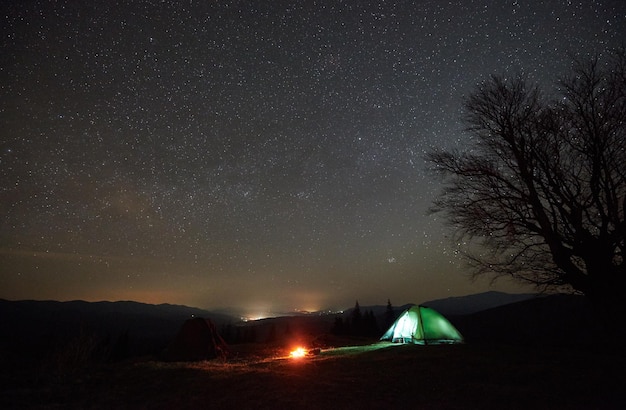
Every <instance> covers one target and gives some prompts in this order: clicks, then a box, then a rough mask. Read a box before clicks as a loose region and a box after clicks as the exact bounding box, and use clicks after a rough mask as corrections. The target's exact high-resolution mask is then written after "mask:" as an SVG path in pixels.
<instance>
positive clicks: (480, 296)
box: [419, 291, 538, 315]
mask: <svg viewBox="0 0 626 410" xmlns="http://www.w3.org/2000/svg"><path fill="white" fill-rule="evenodd" d="M536 297H538V295H537V294H534V293H519V294H516V293H503V292H495V291H490V292H484V293H477V294H474V295H467V296H457V297H449V298H445V299H437V300H431V301H428V302H423V303H419V304H420V305H424V306H428V307H430V308H433V309H435V310H436V311H438V312H439V313H441V314H443V315H468V314H471V313H476V312H480V311H481V310H486V309H491V308H494V307H498V306H503V305H508V304H510V303H516V302H521V301H523V300H528V299H532V298H536Z"/></svg>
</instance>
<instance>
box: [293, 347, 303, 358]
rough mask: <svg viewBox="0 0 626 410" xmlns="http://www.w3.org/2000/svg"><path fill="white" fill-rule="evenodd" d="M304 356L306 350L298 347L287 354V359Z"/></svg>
mask: <svg viewBox="0 0 626 410" xmlns="http://www.w3.org/2000/svg"><path fill="white" fill-rule="evenodd" d="M304 356H306V349H305V348H304V347H298V348H296V349H294V350H292V351H291V352H290V353H289V357H291V358H292V359H299V358H301V357H304Z"/></svg>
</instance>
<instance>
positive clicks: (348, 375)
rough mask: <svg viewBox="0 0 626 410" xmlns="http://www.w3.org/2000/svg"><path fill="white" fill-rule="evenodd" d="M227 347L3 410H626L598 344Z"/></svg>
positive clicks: (146, 364) (27, 389) (89, 372)
mask: <svg viewBox="0 0 626 410" xmlns="http://www.w3.org/2000/svg"><path fill="white" fill-rule="evenodd" d="M238 349H239V350H238ZM233 350H234V355H233V357H232V358H230V359H228V360H215V361H207V362H198V363H162V362H157V361H152V360H149V359H144V360H133V361H129V362H122V363H116V364H108V365H97V366H95V365H94V366H93V367H91V368H89V369H84V370H83V371H81V372H75V373H73V374H71V375H66V376H64V377H59V378H56V379H52V378H47V379H46V378H44V379H45V380H44V381H39V382H37V383H33V384H29V383H26V380H23V381H22V382H18V381H16V380H12V384H10V385H9V386H7V385H6V383H5V386H4V387H3V388H2V389H1V390H0V394H1V395H0V408H58V409H67V408H77V409H79V408H80V409H101V408H102V409H113V408H115V409H124V408H143V409H195V408H204V409H379V408H380V409H382V408H413V409H415V408H417V409H531V408H532V409H538V408H539V409H623V408H626V376H625V371H624V369H625V366H626V359H625V357H624V355H623V354H619V353H615V352H613V351H606V349H603V348H602V346H596V347H594V348H593V349H592V351H590V350H589V349H587V350H584V349H581V348H564V349H559V348H547V347H542V348H537V347H519V346H516V347H514V346H486V345H471V344H468V345H445V346H406V345H405V346H398V345H394V346H391V347H384V348H377V349H372V348H364V347H353V348H341V349H329V350H322V352H321V353H320V354H319V355H315V356H307V357H305V358H302V359H300V360H294V359H290V358H288V351H287V350H285V349H280V348H269V347H267V346H266V345H253V346H247V347H245V348H244V347H237V346H235V347H234V348H233ZM5 377H6V379H5V381H6V380H8V378H9V376H5Z"/></svg>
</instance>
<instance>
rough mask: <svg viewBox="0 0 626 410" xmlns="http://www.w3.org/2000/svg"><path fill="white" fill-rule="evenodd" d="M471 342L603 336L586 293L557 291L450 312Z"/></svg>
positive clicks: (573, 341)
mask: <svg viewBox="0 0 626 410" xmlns="http://www.w3.org/2000/svg"><path fill="white" fill-rule="evenodd" d="M448 318H449V319H450V321H451V322H452V323H453V324H454V325H455V326H456V327H457V328H458V329H459V331H460V332H461V333H462V334H463V336H464V337H465V339H466V341H467V342H468V343H506V344H522V345H546V344H550V345H589V344H592V343H597V342H598V341H600V340H603V337H602V335H603V329H602V327H601V323H600V321H599V320H598V319H597V318H595V317H594V315H593V311H592V308H591V306H590V305H589V302H588V301H587V299H586V298H585V297H584V296H579V295H567V294H558V295H550V296H543V297H536V298H532V299H527V300H523V301H521V302H517V303H511V304H507V305H502V306H498V307H495V308H492V309H487V310H483V311H480V312H476V313H472V314H470V315H463V316H449V317H448Z"/></svg>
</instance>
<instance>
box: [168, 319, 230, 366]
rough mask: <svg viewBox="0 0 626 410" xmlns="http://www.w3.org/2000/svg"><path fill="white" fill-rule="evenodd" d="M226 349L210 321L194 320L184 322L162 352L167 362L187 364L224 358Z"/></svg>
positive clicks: (224, 343)
mask: <svg viewBox="0 0 626 410" xmlns="http://www.w3.org/2000/svg"><path fill="white" fill-rule="evenodd" d="M227 353H228V347H227V346H226V342H224V339H222V337H221V336H220V335H219V334H218V333H217V329H216V327H215V324H214V323H213V322H212V321H211V320H210V319H202V318H194V319H189V320H187V321H185V323H184V324H183V326H182V327H181V329H180V331H179V332H178V334H177V335H176V338H175V339H174V340H173V341H172V343H170V345H169V346H168V347H167V349H165V351H164V352H163V355H162V358H163V360H165V361H168V362H188V361H196V360H210V359H215V358H217V357H225V356H226V355H227Z"/></svg>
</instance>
